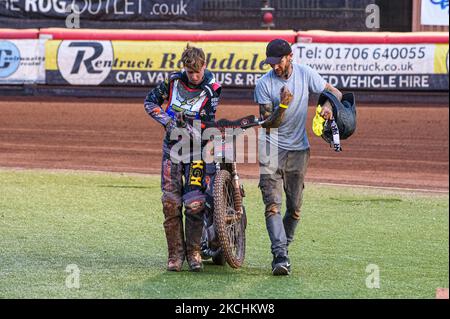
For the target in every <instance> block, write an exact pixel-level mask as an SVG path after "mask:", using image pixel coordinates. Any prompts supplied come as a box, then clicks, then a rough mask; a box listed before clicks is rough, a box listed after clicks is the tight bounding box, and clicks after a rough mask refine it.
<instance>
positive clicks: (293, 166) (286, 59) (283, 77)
mask: <svg viewBox="0 0 450 319" xmlns="http://www.w3.org/2000/svg"><path fill="white" fill-rule="evenodd" d="M266 55H267V58H266V60H265V63H266V64H270V66H271V67H272V70H271V71H269V72H268V73H267V74H265V75H264V76H263V77H261V78H260V79H259V81H258V82H257V83H256V88H255V102H256V103H258V104H259V108H260V114H261V117H262V118H263V119H266V123H265V124H264V125H263V127H264V128H266V132H265V133H264V135H265V136H262V145H261V144H260V168H261V172H260V182H259V187H260V189H261V192H262V196H263V201H264V204H265V218H266V227H267V231H268V233H269V237H270V241H271V250H272V254H273V261H272V273H273V274H274V275H288V274H290V271H291V266H290V261H289V258H288V246H289V244H290V243H291V242H292V241H293V239H294V234H295V228H296V226H297V224H298V221H299V219H300V208H301V205H302V193H303V188H304V178H305V174H306V169H307V166H308V161H309V156H310V152H309V142H308V137H307V134H306V116H307V111H308V97H309V92H310V91H312V92H314V93H321V92H322V91H324V90H328V91H330V92H331V93H333V94H334V95H335V96H336V97H337V98H338V99H339V100H341V99H342V94H341V92H339V90H337V89H336V88H334V87H333V86H332V85H330V84H329V83H327V82H326V81H325V80H324V79H323V78H322V77H321V76H320V75H319V74H318V73H317V72H316V71H315V70H313V69H312V68H310V67H309V66H306V65H298V64H293V63H292V60H293V53H292V49H291V46H290V44H289V43H288V42H287V41H285V40H281V39H275V40H273V41H271V42H270V43H269V44H268V45H267V49H266ZM321 115H322V117H323V118H325V119H327V120H328V119H331V118H332V116H333V112H332V108H331V105H330V103H329V102H327V103H325V105H322V113H321ZM270 129H272V131H271V130H270ZM273 129H277V130H273ZM260 139H261V137H260ZM261 146H262V147H261ZM268 148H271V149H275V150H276V155H277V156H278V157H277V161H276V166H275V167H273V165H271V163H270V161H267V158H266V156H265V155H264V154H266V152H261V149H263V150H266V151H267V149H268ZM262 154H263V155H262ZM272 155H273V154H272ZM283 189H284V192H285V194H286V213H285V215H284V217H282V216H281V200H282V192H283Z"/></svg>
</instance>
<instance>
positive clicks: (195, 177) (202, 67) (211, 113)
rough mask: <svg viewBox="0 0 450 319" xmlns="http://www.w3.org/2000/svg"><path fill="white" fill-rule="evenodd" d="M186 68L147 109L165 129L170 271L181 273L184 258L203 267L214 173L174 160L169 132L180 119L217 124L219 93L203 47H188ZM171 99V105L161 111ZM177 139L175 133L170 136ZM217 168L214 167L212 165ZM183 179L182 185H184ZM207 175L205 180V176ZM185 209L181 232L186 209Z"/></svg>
mask: <svg viewBox="0 0 450 319" xmlns="http://www.w3.org/2000/svg"><path fill="white" fill-rule="evenodd" d="M181 61H182V64H183V67H184V70H183V71H182V72H177V73H173V74H171V75H170V77H169V79H167V80H166V81H164V82H163V83H161V84H160V85H159V86H157V87H156V88H155V89H153V90H152V91H151V92H150V93H149V94H148V96H147V98H146V100H145V103H144V106H145V111H146V112H147V113H148V114H149V115H150V116H151V117H152V118H153V119H155V120H156V121H158V122H159V123H160V124H162V125H163V127H164V128H165V130H166V136H165V138H164V141H163V159H162V167H161V190H162V193H163V194H162V205H163V213H164V218H165V220H164V230H165V234H166V239H167V247H168V262H167V270H168V271H181V268H182V266H183V262H184V259H185V258H186V259H187V261H188V264H189V268H190V270H191V271H201V270H202V269H203V265H202V259H201V255H200V242H201V236H202V229H203V215H204V213H205V202H206V196H205V193H204V190H205V188H206V187H207V185H205V184H206V183H209V181H210V180H211V178H210V177H209V176H208V177H206V176H205V175H206V172H208V173H209V174H214V169H212V170H211V169H208V168H209V167H207V166H208V165H213V166H214V164H213V163H211V164H205V162H204V161H202V160H192V154H191V156H190V160H187V161H186V160H182V161H181V162H180V161H178V160H177V161H175V160H174V158H172V157H171V149H172V147H173V145H174V144H176V142H177V141H174V140H173V139H171V133H172V132H173V131H174V130H176V129H177V123H179V121H178V120H177V119H179V118H180V115H182V116H183V118H184V117H187V118H189V119H192V120H203V121H214V120H215V113H216V108H217V105H218V103H219V96H220V92H221V87H220V85H219V84H218V83H217V82H216V81H215V79H214V76H213V74H212V73H211V72H210V71H209V70H207V69H206V60H205V54H204V52H203V50H202V49H200V48H196V47H192V46H189V45H188V46H187V48H186V49H185V51H184V52H183V55H182V58H181ZM165 101H167V102H168V104H167V107H166V108H165V109H163V108H162V105H163V103H164V102H165ZM172 135H173V134H172ZM213 168H214V167H213ZM183 177H184V182H183ZM205 177H206V178H205ZM183 205H184V208H185V217H186V219H185V228H184V229H183V218H182V207H183Z"/></svg>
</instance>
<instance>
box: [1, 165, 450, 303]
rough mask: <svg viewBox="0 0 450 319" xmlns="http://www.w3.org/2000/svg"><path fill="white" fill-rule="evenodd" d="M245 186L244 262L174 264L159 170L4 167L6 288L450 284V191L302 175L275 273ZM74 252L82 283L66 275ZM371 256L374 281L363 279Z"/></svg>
mask: <svg viewBox="0 0 450 319" xmlns="http://www.w3.org/2000/svg"><path fill="white" fill-rule="evenodd" d="M245 186H246V193H247V198H246V200H245V203H246V206H247V212H248V228H247V255H246V261H245V264H244V267H243V268H241V269H239V270H233V269H231V268H230V267H228V266H226V267H220V266H214V265H212V264H210V263H209V262H206V264H205V271H204V272H203V273H190V272H188V271H187V268H186V266H185V271H183V272H182V273H168V272H166V271H165V264H166V242H165V237H164V232H163V228H162V221H163V218H162V211H161V203H160V195H161V193H160V189H159V177H151V176H137V175H121V174H105V173H98V174H97V173H83V172H46V171H13V170H0V298H220V299H223V298H265V299H266V298H434V296H435V291H436V288H438V287H448V282H449V279H448V272H449V262H448V258H449V227H448V226H449V197H448V194H444V195H442V194H440V195H438V194H417V193H416V194H414V193H407V192H399V191H396V192H393V191H387V190H377V189H362V188H348V187H334V186H320V185H313V184H307V187H306V190H305V198H304V205H303V211H302V221H301V224H300V226H299V228H298V229H297V237H296V241H295V242H294V243H293V244H292V246H291V247H290V255H291V262H292V265H293V274H292V276H290V277H281V278H280V277H273V276H271V273H270V262H271V254H270V248H269V247H270V243H269V239H268V235H267V232H266V229H265V224H264V218H263V205H262V200H261V195H260V192H259V189H258V188H257V183H256V182H255V181H245ZM71 264H75V265H77V267H78V268H79V270H80V288H79V289H69V288H67V287H66V279H67V277H68V276H69V275H70V273H69V272H66V267H67V266H68V265H71ZM370 264H375V265H376V266H377V267H378V269H379V274H380V288H378V289H368V288H367V287H366V278H367V276H369V275H370V274H369V273H368V272H366V267H367V266H368V265H370Z"/></svg>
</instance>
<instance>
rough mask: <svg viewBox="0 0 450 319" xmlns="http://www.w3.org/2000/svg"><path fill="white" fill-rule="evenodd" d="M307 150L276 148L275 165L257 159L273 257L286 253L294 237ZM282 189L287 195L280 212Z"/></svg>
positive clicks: (299, 209) (306, 163)
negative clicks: (282, 210)
mask: <svg viewBox="0 0 450 319" xmlns="http://www.w3.org/2000/svg"><path fill="white" fill-rule="evenodd" d="M309 157H310V150H309V149H307V150H304V151H286V150H281V149H280V150H279V151H278V164H277V165H276V166H275V167H269V165H268V164H267V163H261V162H260V169H261V172H260V182H259V188H260V189H261V193H262V197H263V201H264V205H265V220H266V228H267V231H268V233H269V238H270V241H271V251H272V254H273V255H274V256H287V249H288V246H289V244H290V243H291V242H292V241H293V240H294V235H295V229H296V227H297V225H298V223H299V220H300V211H301V206H302V200H303V189H304V187H305V186H304V179H305V175H306V170H307V166H308V162H309ZM283 190H284V193H285V195H286V212H285V214H284V216H282V215H281V206H282V196H283Z"/></svg>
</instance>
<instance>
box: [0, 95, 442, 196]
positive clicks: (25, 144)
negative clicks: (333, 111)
mask: <svg viewBox="0 0 450 319" xmlns="http://www.w3.org/2000/svg"><path fill="white" fill-rule="evenodd" d="M0 112H1V113H0V114H1V115H0V167H20V168H47V169H81V170H100V171H114V172H133V173H147V174H159V173H160V165H161V144H162V138H163V129H162V127H161V126H160V125H159V124H158V123H156V122H155V121H154V120H153V119H151V118H150V117H149V116H148V115H147V114H146V113H145V111H144V108H143V104H142V101H139V100H137V101H136V100H129V101H126V100H123V99H122V100H120V101H112V100H107V99H106V100H105V99H104V100H98V99H97V100H94V99H88V100H87V99H62V98H48V99H46V100H43V99H39V100H31V99H29V98H8V99H6V98H0ZM313 113H314V108H313V107H310V108H309V119H308V126H309V127H310V125H309V123H311V121H312V116H313ZM248 114H255V115H257V114H258V112H257V107H256V105H238V104H237V103H236V102H232V101H224V102H222V104H221V105H220V107H219V111H218V118H229V119H235V118H238V117H240V116H244V115H248ZM308 136H309V139H310V142H311V161H310V165H309V169H308V173H307V179H306V180H307V182H326V183H340V184H342V183H343V184H355V185H370V186H388V187H400V188H411V189H425V190H438V191H448V189H449V108H448V106H438V107H428V106H426V105H423V106H420V107H419V106H414V107H408V106H406V105H403V106H400V105H395V106H387V107H381V106H380V107H378V106H373V105H370V106H364V105H358V127H357V131H356V132H355V134H354V135H353V136H352V137H351V138H350V139H348V140H346V141H343V142H342V145H343V152H342V153H335V152H334V151H333V150H332V149H330V148H329V146H328V145H326V144H325V142H324V141H323V140H321V139H320V138H318V137H315V136H314V135H313V133H312V130H311V129H310V128H309V129H308ZM238 168H239V170H240V172H241V176H243V177H252V178H257V177H258V172H259V171H258V165H257V164H241V165H239V166H238Z"/></svg>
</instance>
